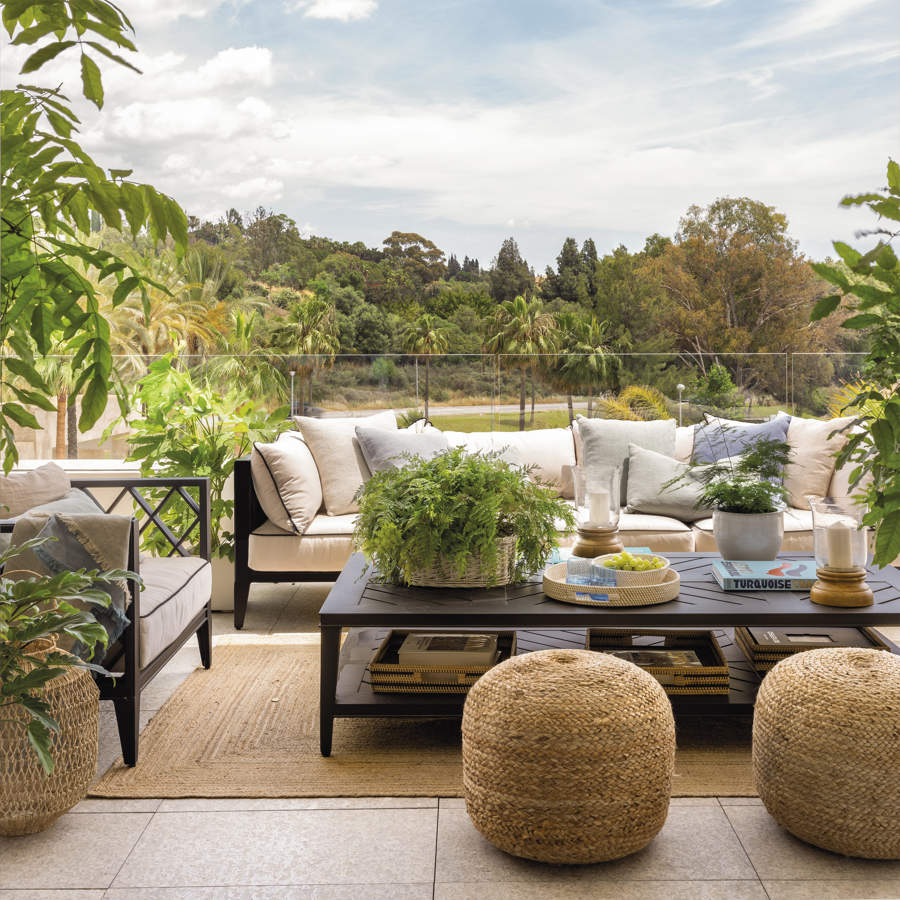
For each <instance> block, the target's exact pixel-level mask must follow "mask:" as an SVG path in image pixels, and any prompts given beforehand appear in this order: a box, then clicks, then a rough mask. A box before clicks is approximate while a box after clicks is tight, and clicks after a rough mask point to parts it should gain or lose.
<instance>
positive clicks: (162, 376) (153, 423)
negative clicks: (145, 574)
mask: <svg viewBox="0 0 900 900" xmlns="http://www.w3.org/2000/svg"><path fill="white" fill-rule="evenodd" d="M138 389H139V393H138V396H139V399H140V403H141V405H142V407H143V408H144V410H145V411H146V412H145V416H144V418H141V419H137V420H136V421H132V422H131V423H130V424H131V425H132V428H133V433H132V435H131V437H130V438H129V446H130V448H131V453H130V454H129V456H128V457H127V458H128V459H129V460H137V461H139V462H140V464H141V474H142V475H147V476H153V475H159V476H169V477H194V478H198V477H199V478H203V477H205V478H209V493H210V549H211V552H212V555H213V556H220V557H227V558H228V559H230V560H234V533H233V532H232V531H230V530H228V529H227V528H226V527H225V522H226V520H228V519H230V518H231V517H232V515H233V514H234V501H233V500H228V499H226V498H225V496H224V492H225V483H226V481H227V480H228V477H229V476H230V475H231V473H232V472H233V471H234V461H235V460H236V459H238V458H239V457H241V456H244V455H245V454H247V453H249V452H250V448H251V447H252V446H253V442H254V441H268V440H272V439H273V438H274V437H275V435H277V434H278V433H279V432H280V431H283V430H285V429H286V428H288V427H289V426H290V421H289V419H288V418H287V415H288V408H287V406H282V407H279V408H278V409H276V410H275V411H274V412H272V413H268V412H266V411H265V409H262V408H261V407H260V406H259V405H258V404H257V403H256V402H255V401H253V400H250V399H248V398H247V397H246V396H245V395H243V394H242V393H241V392H240V391H239V390H238V389H232V390H231V391H228V392H227V393H225V394H222V393H221V392H219V391H217V390H215V389H214V388H212V387H210V386H209V385H207V384H202V383H201V384H198V383H196V382H195V381H194V379H193V377H192V376H191V374H190V372H187V371H184V370H181V369H178V368H177V367H176V364H175V359H174V357H173V356H172V355H171V354H170V355H168V356H164V357H162V358H161V359H158V360H156V361H155V362H153V363H152V364H151V366H150V371H149V372H148V373H147V375H146V376H145V377H144V378H142V379H141V381H140V382H139V383H138ZM159 499H160V500H162V496H160V498H159ZM164 513H165V517H166V518H165V521H166V522H167V524H169V525H170V526H171V525H174V526H176V528H177V526H178V525H181V526H182V527H181V530H179V531H177V532H176V533H178V534H182V533H183V532H184V529H185V528H186V527H187V522H188V521H189V520H190V519H192V518H193V515H192V514H191V513H190V511H189V510H187V509H185V508H184V507H183V506H181V507H179V506H174V505H172V506H169V507H167V508H166V509H165V510H164ZM153 532H154V533H153V534H152V535H150V534H149V533H148V535H147V536H146V537H145V546H147V547H148V549H163V550H165V551H166V552H168V551H169V549H171V548H170V545H169V544H168V542H167V541H166V539H165V537H164V536H163V535H161V534H159V533H158V532H157V531H156V530H155V529H154V530H153Z"/></svg>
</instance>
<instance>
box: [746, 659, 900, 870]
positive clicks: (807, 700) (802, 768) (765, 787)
mask: <svg viewBox="0 0 900 900" xmlns="http://www.w3.org/2000/svg"><path fill="white" fill-rule="evenodd" d="M753 772H754V775H755V777H756V787H757V789H758V791H759V796H760V798H761V799H762V801H763V803H764V804H765V807H766V809H767V810H768V811H769V813H770V814H771V815H772V816H773V818H774V819H775V820H776V821H777V822H778V824H779V825H781V826H782V827H784V828H786V829H787V830H788V831H790V832H791V834H793V835H795V836H796V837H798V838H800V839H801V840H803V841H806V842H807V843H809V844H814V845H815V846H817V847H822V848H824V849H825V850H831V851H832V852H833V853H843V854H845V855H847V856H861V857H866V858H869V859H900V828H898V827H897V810H898V809H900V779H898V777H897V775H898V772H900V659H898V657H896V656H894V655H893V654H891V653H888V652H886V651H884V650H863V649H857V648H846V649H837V648H836V649H829V650H809V651H807V652H805V653H798V654H796V655H794V656H791V657H789V658H788V659H785V660H782V661H781V662H779V663H778V665H776V666H775V667H774V668H773V669H772V670H771V671H770V672H769V673H768V675H766V677H765V679H764V680H763V682H762V685H761V686H760V689H759V695H758V697H757V700H756V709H755V713H754V717H753Z"/></svg>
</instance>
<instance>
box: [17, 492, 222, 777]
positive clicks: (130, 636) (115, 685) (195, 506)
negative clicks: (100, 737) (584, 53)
mask: <svg viewBox="0 0 900 900" xmlns="http://www.w3.org/2000/svg"><path fill="white" fill-rule="evenodd" d="M72 487H73V488H80V489H81V490H83V491H84V492H85V493H86V494H87V495H88V496H89V497H90V498H91V499H92V500H93V501H94V503H96V504H97V506H98V508H99V509H101V510H103V512H115V509H116V507H117V506H118V505H119V503H121V502H122V501H123V500H126V501H129V500H130V501H133V502H134V503H135V504H137V506H138V507H139V508H140V509H141V511H142V512H143V516H142V517H141V518H140V519H138V518H134V517H133V518H132V522H131V539H130V541H129V547H128V568H129V570H130V571H132V572H134V573H135V574H136V575H138V576H139V575H140V538H141V534H143V533H144V532H145V531H146V530H147V529H148V528H150V527H154V528H156V529H157V530H158V531H159V532H160V533H161V534H163V535H164V537H165V539H166V541H167V542H168V543H169V544H170V546H171V550H170V551H169V553H168V556H174V555H175V554H176V553H177V554H178V555H180V556H190V555H196V556H201V557H203V559H205V560H207V562H208V561H209V558H210V551H209V547H210V543H209V479H208V478H106V477H103V478H92V479H73V480H72ZM105 488H119V489H120V490H119V493H118V495H117V496H116V498H115V500H114V501H113V502H112V503H109V504H106V505H104V504H103V503H101V502H100V501H99V500H98V499H97V497H96V496H95V495H94V493H93V491H94V490H97V489H105ZM159 488H163V489H165V488H168V490H167V491H166V493H165V495H164V496H163V498H162V499H161V500H159V501H150V500H148V499H147V498H146V497H145V496H144V495H143V494H142V493H141V491H142V490H147V489H159ZM188 488H196V489H197V492H198V499H197V500H195V499H194V498H193V497H192V496H191V495H190V493H188V490H187V489H188ZM176 497H177V498H180V499H181V501H183V502H184V503H186V504H187V506H188V508H189V509H190V510H191V512H192V513H193V519H192V520H191V521H190V522H189V524H188V527H187V528H186V529H185V531H184V532H183V533H182V534H181V535H176V534H174V533H173V532H172V531H171V530H170V529H169V527H168V526H167V525H166V524H165V522H164V521H163V520H162V519H161V514H162V512H163V511H164V509H165V507H166V506H167V505H168V503H169V502H170V501H171V500H173V499H174V498H176ZM13 524H14V523H13V522H11V521H6V522H2V523H0V530H2V531H12V528H13ZM195 532H196V534H195ZM188 540H191V541H192V542H193V543H194V544H195V545H196V552H195V553H194V554H191V553H190V552H189V551H188V550H187V549H186V548H185V543H186V542H187V541H188ZM129 592H130V594H131V606H130V609H129V615H128V619H129V621H128V626H127V627H126V629H125V631H124V632H123V633H122V635H121V637H120V638H119V640H118V641H116V643H115V645H114V646H113V647H112V648H111V649H110V650H109V652H108V653H107V656H106V658H105V659H104V660H103V666H104V667H105V668H106V669H108V670H110V671H112V670H113V669H114V668H115V667H116V666H119V667H120V672H117V673H116V676H115V677H114V678H112V677H108V676H102V675H96V674H95V675H94V679H95V680H96V682H97V687H98V688H99V689H100V699H101V700H112V702H113V706H114V708H115V711H116V724H117V725H118V729H119V741H120V743H121V745H122V759H123V760H124V762H125V765H127V766H134V765H135V764H136V763H137V759H138V745H139V736H140V727H141V722H140V719H141V693H142V692H143V690H144V688H146V687H147V685H148V684H149V683H150V682H151V681H152V680H153V679H154V678H155V677H156V675H157V674H158V673H159V671H160V670H161V669H162V668H163V666H165V664H166V663H167V662H168V661H169V660H170V659H171V658H172V657H173V656H174V655H175V654H176V653H177V652H178V651H179V650H180V649H181V648H182V647H183V646H184V644H185V643H186V642H187V641H188V640H189V639H190V638H191V637H193V636H194V635H195V634H196V635H197V643H198V645H199V648H200V659H201V662H202V663H203V667H204V668H206V669H208V668H209V667H210V665H211V664H212V627H211V625H212V619H211V615H212V607H211V604H210V602H209V601H207V603H206V605H205V606H204V607H203V609H201V610H200V612H199V613H197V615H196V616H194V618H193V619H191V621H190V622H189V623H188V624H187V626H186V627H185V628H184V630H183V631H182V632H181V634H180V635H178V637H177V638H176V639H175V640H174V641H173V642H172V643H171V644H170V645H169V646H168V647H166V649H165V650H163V651H162V653H160V654H159V655H158V656H156V657H155V658H154V659H152V660H151V661H150V662H149V663H148V664H147V665H146V666H144V667H143V668H141V665H140V660H141V646H140V641H141V628H140V621H141V592H140V590H138V587H137V582H136V581H135V580H134V579H130V580H129Z"/></svg>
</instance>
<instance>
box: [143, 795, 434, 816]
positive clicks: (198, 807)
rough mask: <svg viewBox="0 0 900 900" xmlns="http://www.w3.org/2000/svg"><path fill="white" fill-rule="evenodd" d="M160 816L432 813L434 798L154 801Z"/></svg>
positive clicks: (218, 798)
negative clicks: (282, 812)
mask: <svg viewBox="0 0 900 900" xmlns="http://www.w3.org/2000/svg"><path fill="white" fill-rule="evenodd" d="M152 802H155V803H161V805H160V807H159V811H160V812H164V813H170V812H229V811H230V812H238V811H246V812H250V811H260V810H262V811H270V810H294V809H435V808H436V807H437V805H438V801H437V798H436V797H322V798H319V799H317V798H314V797H283V798H281V799H276V798H266V799H262V798H251V797H232V798H229V797H214V798H209V799H194V798H185V799H177V800H162V801H159V800H156V801H152Z"/></svg>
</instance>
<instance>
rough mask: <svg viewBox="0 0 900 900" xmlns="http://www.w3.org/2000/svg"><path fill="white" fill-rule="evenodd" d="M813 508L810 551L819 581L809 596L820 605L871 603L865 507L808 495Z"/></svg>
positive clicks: (868, 604) (845, 501)
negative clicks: (866, 580) (864, 517)
mask: <svg viewBox="0 0 900 900" xmlns="http://www.w3.org/2000/svg"><path fill="white" fill-rule="evenodd" d="M808 501H809V508H810V509H811V510H812V525H813V554H814V556H815V559H816V575H817V576H818V580H817V581H816V583H815V584H814V585H813V586H812V589H811V591H810V599H811V600H812V601H813V602H814V603H820V604H822V605H823V606H870V605H871V604H872V602H873V596H872V590H871V588H870V587H869V586H868V585H867V584H866V582H865V578H866V563H867V562H868V558H869V541H868V529H867V528H866V526H865V525H863V522H862V519H863V516H864V515H865V512H866V510H865V507H864V506H860V505H859V504H858V503H854V502H853V501H852V500H851V499H849V498H847V499H833V498H831V497H809V498H808Z"/></svg>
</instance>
